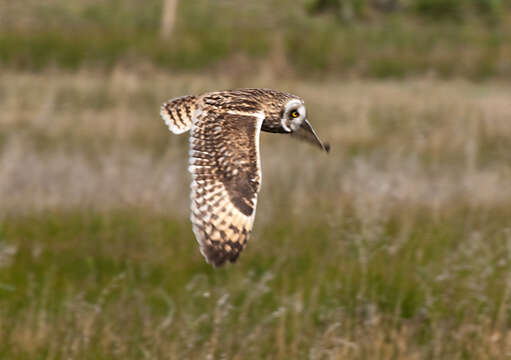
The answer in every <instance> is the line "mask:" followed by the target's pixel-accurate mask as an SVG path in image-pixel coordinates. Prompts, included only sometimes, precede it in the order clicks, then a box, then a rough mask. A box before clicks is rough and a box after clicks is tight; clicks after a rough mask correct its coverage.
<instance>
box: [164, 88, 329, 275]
mask: <svg viewBox="0 0 511 360" xmlns="http://www.w3.org/2000/svg"><path fill="white" fill-rule="evenodd" d="M160 114H161V116H162V118H163V119H164V120H165V123H166V124H167V126H168V127H169V129H170V130H171V131H172V132H173V133H176V134H181V133H183V132H185V131H187V130H190V159H189V168H188V169H189V172H190V173H191V175H192V184H191V195H190V201H191V215H190V219H191V221H192V229H193V232H194V234H195V237H196V238H197V241H198V242H199V244H200V249H201V253H202V254H203V255H204V257H205V258H206V260H207V261H208V262H209V263H211V264H213V265H215V266H220V265H223V264H224V263H225V262H226V261H227V260H229V261H230V262H234V261H236V259H237V258H238V256H239V254H240V252H241V251H242V250H243V248H244V247H245V245H246V243H247V240H248V237H249V235H250V233H251V231H252V227H253V224H254V217H255V213H256V205H257V195H258V192H259V189H260V186H261V162H260V152H259V134H260V131H261V130H263V131H267V132H273V133H287V134H290V135H291V136H294V137H297V138H299V139H302V140H306V141H309V142H311V143H313V144H315V145H317V146H319V147H320V148H322V149H323V150H325V151H328V150H329V148H328V145H324V144H323V143H322V142H321V141H320V140H319V138H318V137H317V135H316V133H315V132H314V130H313V129H312V127H311V125H310V123H309V122H308V121H307V119H306V111H305V105H304V103H303V100H301V99H300V98H299V97H297V96H295V95H291V94H288V93H284V92H279V91H274V90H269V89H240V90H229V91H219V92H211V93H206V94H203V95H201V96H184V97H180V98H176V99H173V100H169V101H168V102H166V103H165V104H163V105H162V107H161V110H160Z"/></svg>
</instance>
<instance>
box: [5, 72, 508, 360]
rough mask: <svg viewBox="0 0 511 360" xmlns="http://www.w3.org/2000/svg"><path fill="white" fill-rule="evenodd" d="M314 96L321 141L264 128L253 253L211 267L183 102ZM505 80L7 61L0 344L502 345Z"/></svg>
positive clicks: (148, 349) (128, 351)
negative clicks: (224, 94) (228, 96)
mask: <svg viewBox="0 0 511 360" xmlns="http://www.w3.org/2000/svg"><path fill="white" fill-rule="evenodd" d="M240 86H266V87H275V88H281V89H287V90H291V91H293V92H294V93H297V94H300V95H301V96H302V97H303V98H305V99H306V103H307V106H308V114H309V119H310V121H311V122H312V123H313V124H314V126H315V128H316V130H317V131H318V133H319V134H320V136H321V137H322V138H324V139H325V140H327V141H329V142H330V143H331V144H332V152H331V154H329V155H328V156H326V155H324V154H322V153H320V152H318V151H317V150H316V149H314V148H312V147H309V146H308V145H306V144H300V143H298V142H296V141H294V140H291V139H285V138H284V137H282V136H277V135H272V134H264V135H263V136H261V140H262V143H263V145H262V163H263V178H264V180H263V188H262V192H261V194H260V199H259V204H258V213H257V218H256V225H255V230H254V233H253V236H252V238H251V240H250V242H249V245H248V247H247V248H246V249H245V250H244V252H243V254H242V256H241V257H240V259H239V260H238V262H237V263H236V264H235V265H232V266H227V267H225V268H220V269H213V268H212V267H210V266H209V265H207V264H206V263H205V262H204V260H203V259H202V257H201V255H200V254H199V250H198V246H197V244H196V242H195V240H194V238H193V234H192V232H191V227H190V224H189V221H188V186H189V185H188V182H189V178H188V175H187V173H186V156H187V139H186V136H181V137H178V136H172V135H171V134H169V132H168V130H167V129H166V128H165V126H164V124H163V122H162V121H161V119H159V117H158V109H159V105H160V103H161V102H163V101H165V100H166V99H167V98H169V97H173V96H178V95H183V94H187V93H194V94H195V93H200V92H203V91H206V90H209V89H214V88H232V87H240ZM509 91H510V90H509V85H508V84H507V83H497V82H488V83H485V84H479V85H476V84H473V83H469V82H466V81H461V80H458V81H450V82H444V81H439V80H432V79H415V80H407V81H402V82H395V81H379V82H373V81H354V80H352V81H345V82H343V83H342V84H340V83H339V82H337V81H335V80H330V81H322V82H314V81H303V80H296V79H293V78H287V77H283V78H279V75H278V74H275V73H272V72H271V70H266V72H262V73H261V74H260V75H257V76H254V75H252V74H245V75H240V74H232V75H231V76H225V75H218V74H216V75H210V76H204V75H192V74H176V73H166V72H163V71H161V70H158V69H155V68H152V67H148V66H146V65H143V66H139V67H129V68H126V67H123V66H116V67H115V68H114V69H113V71H112V72H104V71H97V70H90V69H87V68H82V69H80V70H79V71H77V72H67V71H62V70H57V69H52V70H46V71H42V72H38V73H28V72H16V71H11V70H7V71H3V72H2V73H1V76H0V94H1V97H0V111H1V113H2V114H3V115H2V117H0V168H1V169H2V176H0V199H2V201H1V202H0V267H1V271H0V353H1V354H2V356H3V357H5V358H17V359H64V358H66V359H67V358H75V359H85V358H99V359H115V358H122V359H132V358H133V359H135V358H136V359H138V358H176V359H182V358H228V359H260V358H275V359H289V358H292V359H295V358H298V359H299V358H310V359H368V358H370V359H504V358H506V357H508V356H509V352H510V351H511V342H510V339H511V335H510V332H509V327H510V298H509V296H510V295H509V294H510V290H509V286H510V284H511V283H510V278H509V271H510V270H511V268H510V266H511V237H510V236H511V235H510V230H509V217H510V215H511V213H510V210H509V209H511V206H510V205H511V191H510V189H509V186H508V184H509V181H510V176H511V171H510V168H509V163H510V162H509V161H510V157H509V151H507V149H509V146H510V145H511V144H510V140H509V139H511V126H510V123H509V116H510V114H511V109H510V108H509V99H508V98H509V95H508V94H509Z"/></svg>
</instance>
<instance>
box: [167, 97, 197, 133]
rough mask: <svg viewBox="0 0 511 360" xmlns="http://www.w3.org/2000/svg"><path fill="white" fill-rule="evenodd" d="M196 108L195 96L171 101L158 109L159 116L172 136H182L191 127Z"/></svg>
mask: <svg viewBox="0 0 511 360" xmlns="http://www.w3.org/2000/svg"><path fill="white" fill-rule="evenodd" d="M196 108H197V98H196V97H195V96H182V97H178V98H175V99H171V100H169V101H167V102H166V103H164V104H163V105H162V106H161V108H160V115H161V117H162V118H163V120H165V124H167V126H168V127H169V129H170V131H172V132H173V133H174V134H182V133H184V132H186V131H188V130H190V127H191V126H192V116H193V114H194V112H195V110H196Z"/></svg>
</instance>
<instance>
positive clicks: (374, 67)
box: [0, 0, 511, 80]
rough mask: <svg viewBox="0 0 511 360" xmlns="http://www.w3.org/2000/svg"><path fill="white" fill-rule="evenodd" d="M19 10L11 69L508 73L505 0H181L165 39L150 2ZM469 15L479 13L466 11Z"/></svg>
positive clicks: (8, 16) (1, 44)
mask: <svg viewBox="0 0 511 360" xmlns="http://www.w3.org/2000/svg"><path fill="white" fill-rule="evenodd" d="M17 4H18V3H12V2H9V4H8V5H7V6H4V7H0V17H1V18H2V19H3V20H2V22H1V23H0V63H1V64H2V65H3V66H8V67H9V68H14V69H21V70H26V69H29V70H41V69H44V68H47V67H51V66H58V67H64V68H67V69H77V68H80V67H82V66H94V67H99V68H105V69H112V68H113V67H114V66H115V65H116V64H119V63H122V64H133V63H140V62H144V63H148V64H152V65H154V66H156V67H159V68H164V69H171V70H174V71H177V70H186V71H196V70H198V69H200V70H204V69H205V68H206V69H209V70H210V71H218V69H224V68H226V67H228V68H232V67H243V64H246V63H249V64H250V68H253V67H255V68H258V67H259V66H261V63H264V66H265V67H270V68H274V69H275V71H279V72H282V73H284V74H299V75H300V76H303V77H309V78H311V77H312V78H317V77H321V78H325V77H328V76H331V75H336V76H343V77H370V78H387V77H394V78H400V77H405V76H417V75H428V76H431V75H433V76H437V77H446V78H451V77H469V78H471V79H475V80H480V79H488V78H492V77H498V78H506V79H509V78H510V77H511V65H510V62H509V61H508V59H509V57H510V56H511V55H510V54H511V45H510V44H511V38H510V36H511V35H510V34H511V21H510V18H509V12H508V7H507V6H506V3H505V2H500V1H495V0H493V1H485V0H479V1H468V2H467V1H461V0H459V1H458V0H449V1H443V0H442V1H437V0H416V1H411V2H405V1H397V0H396V1H376V0H375V1H369V0H367V1H359V0H357V1H353V2H350V1H338V0H334V1H316V2H312V3H311V2H298V3H297V2H295V1H291V0H281V1H279V2H273V1H259V2H257V4H256V3H253V4H244V5H243V6H236V7H235V6H233V5H232V3H231V2H229V1H227V0H220V1H215V2H210V1H206V0H196V1H181V2H180V4H179V7H178V12H179V16H178V18H177V24H176V29H175V31H174V34H173V36H171V37H170V38H167V37H161V36H160V26H161V21H162V19H161V18H162V15H161V8H162V6H161V1H159V0H158V1H157V0H152V1H144V2H140V1H135V0H127V1H122V2H121V1H114V0H111V1H108V2H96V1H93V2H91V1H76V2H73V3H72V4H70V3H68V2H64V1H62V0H52V1H48V2H45V5H41V4H40V2H36V1H27V2H24V3H23V4H21V3H20V4H19V5H17ZM350 4H351V5H350ZM376 4H379V5H376ZM392 4H394V5H392ZM464 4H469V5H464ZM492 4H493V5H492ZM332 7H333V8H334V12H339V11H340V12H341V13H347V10H342V9H345V8H346V7H349V8H350V9H351V8H354V9H355V8H356V9H359V10H357V12H360V14H361V15H360V16H359V17H358V18H357V19H358V20H359V21H350V22H349V24H348V23H346V22H345V21H344V22H339V21H337V18H336V17H335V16H334V17H330V16H313V14H314V13H318V12H325V11H326V12H329V11H332V10H331V8H332ZM336 8H337V9H338V10H335V9H336ZM307 9H309V10H312V11H307ZM385 9H396V10H385ZM477 9H488V10H485V11H480V10H477ZM314 10H315V11H314ZM348 13H353V11H351V10H350V11H348ZM451 13H452V16H451V15H450V14H451ZM479 13H484V14H488V16H483V17H480V16H471V15H470V14H473V15H474V14H479ZM363 14H365V15H363ZM464 14H468V15H464ZM490 14H498V16H497V15H495V16H491V17H489V15H490ZM362 15H363V16H362ZM343 16H344V15H343ZM346 16H347V15H346ZM359 18H360V19H359ZM442 18H443V20H442ZM453 18H454V19H455V20H453ZM437 19H440V20H442V21H440V22H437V21H435V22H433V21H432V20H437ZM456 19H458V20H456ZM491 19H494V20H491ZM240 63H241V65H240Z"/></svg>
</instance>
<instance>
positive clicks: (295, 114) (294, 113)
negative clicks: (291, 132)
mask: <svg viewBox="0 0 511 360" xmlns="http://www.w3.org/2000/svg"><path fill="white" fill-rule="evenodd" d="M289 116H291V117H292V118H293V119H296V118H297V117H298V116H300V113H299V112H298V111H296V110H293V111H291V112H290V113H289Z"/></svg>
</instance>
